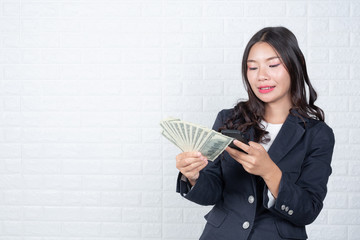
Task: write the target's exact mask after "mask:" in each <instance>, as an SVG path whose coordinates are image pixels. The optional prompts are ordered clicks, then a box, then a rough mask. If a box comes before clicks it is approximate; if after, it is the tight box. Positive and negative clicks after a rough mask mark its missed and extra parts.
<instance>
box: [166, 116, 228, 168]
mask: <svg viewBox="0 0 360 240" xmlns="http://www.w3.org/2000/svg"><path fill="white" fill-rule="evenodd" d="M160 126H161V128H162V132H161V134H162V135H163V136H164V137H165V138H166V139H168V140H169V141H170V142H171V143H173V144H174V145H175V146H177V147H178V148H179V149H180V150H181V151H183V152H188V151H199V152H201V153H202V155H204V156H206V157H207V159H208V160H210V161H214V160H215V159H216V158H217V157H218V156H219V155H220V154H221V153H222V152H223V151H224V150H225V148H226V147H227V146H228V145H229V144H230V143H231V142H232V141H233V140H234V139H233V138H231V137H228V136H225V135H223V134H221V133H219V132H216V131H214V130H211V129H209V128H206V127H203V126H201V125H197V124H194V123H190V122H185V121H182V120H180V119H177V118H168V119H164V120H162V121H161V122H160Z"/></svg>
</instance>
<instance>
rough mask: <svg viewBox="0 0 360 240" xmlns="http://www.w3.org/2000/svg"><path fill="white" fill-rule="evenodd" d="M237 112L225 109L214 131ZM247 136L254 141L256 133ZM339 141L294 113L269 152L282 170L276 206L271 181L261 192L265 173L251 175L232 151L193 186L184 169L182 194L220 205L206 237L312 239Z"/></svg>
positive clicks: (209, 218)
mask: <svg viewBox="0 0 360 240" xmlns="http://www.w3.org/2000/svg"><path fill="white" fill-rule="evenodd" d="M232 111H233V109H230V110H223V111H221V112H220V113H219V114H218V116H217V119H216V121H215V124H214V126H213V129H214V130H218V129H219V128H220V127H221V126H223V125H224V122H225V121H226V120H227V119H228V118H229V117H230V115H231V114H232ZM293 113H295V114H296V112H293ZM304 122H305V123H304ZM247 134H249V135H250V140H252V139H253V133H252V131H249V132H248V133H247ZM334 143H335V139H334V134H333V131H332V129H331V128H329V127H328V126H327V125H326V124H325V123H324V122H322V121H318V120H314V119H308V118H304V119H301V118H299V117H297V116H295V115H294V114H289V116H288V117H287V119H286V121H285V122H284V124H283V126H282V128H281V129H280V132H279V133H278V135H277V137H276V139H275V140H274V142H273V144H272V145H271V147H270V149H269V151H268V154H269V155H270V157H271V159H272V160H273V161H274V162H275V163H276V164H277V166H278V167H279V168H280V169H281V171H282V179H281V182H280V188H279V194H278V198H277V199H276V202H275V205H274V206H272V207H271V208H268V207H267V203H268V196H267V191H268V189H267V187H266V185H261V189H260V190H259V187H258V186H259V183H258V182H259V181H258V179H259V177H257V176H254V175H252V174H249V173H247V172H246V171H245V170H244V169H243V167H242V165H241V164H239V163H238V162H236V161H235V160H234V159H233V158H231V157H230V155H229V154H228V153H227V152H224V153H223V155H222V156H220V157H218V158H217V159H216V160H215V161H214V162H209V164H208V165H207V166H206V167H205V168H204V169H203V170H202V171H201V172H200V176H199V179H198V180H197V182H196V184H195V186H194V187H193V188H192V189H191V190H190V188H189V183H188V182H186V181H184V180H183V178H182V175H181V173H179V176H178V181H177V192H180V194H181V195H182V196H184V197H185V198H187V199H189V200H190V201H193V202H195V203H198V204H201V205H215V206H214V207H213V209H212V210H211V211H210V212H209V213H208V214H207V215H206V216H205V218H206V220H207V224H206V226H205V229H204V232H203V234H202V236H201V238H200V239H204V240H232V239H234V240H235V239H236V240H245V239H248V238H249V236H250V239H254V240H264V239H269V240H273V239H307V235H306V231H305V225H307V224H310V223H311V222H313V221H314V220H315V218H316V217H317V216H318V214H319V213H320V211H321V209H322V207H323V200H324V198H325V195H326V192H327V187H326V185H327V182H328V178H329V176H330V174H331V166H330V163H331V158H332V153H333V148H334ZM260 201H261V202H260ZM259 213H261V215H259Z"/></svg>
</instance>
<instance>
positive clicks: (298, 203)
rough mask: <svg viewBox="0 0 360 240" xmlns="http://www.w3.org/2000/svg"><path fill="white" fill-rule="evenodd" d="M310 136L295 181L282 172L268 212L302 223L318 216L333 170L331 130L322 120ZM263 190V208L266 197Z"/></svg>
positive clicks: (309, 221)
mask: <svg viewBox="0 0 360 240" xmlns="http://www.w3.org/2000/svg"><path fill="white" fill-rule="evenodd" d="M318 125H320V126H319V129H318V131H317V133H316V134H315V136H314V137H313V140H312V143H311V147H310V151H309V152H308V154H307V155H306V157H305V159H304V162H303V165H302V170H301V173H300V176H299V178H298V179H297V180H296V181H294V180H293V179H292V178H293V176H291V173H289V172H283V174H282V178H281V181H280V187H279V194H278V197H277V199H276V201H275V205H274V206H272V207H271V208H269V210H270V211H272V212H273V213H275V214H276V215H278V216H280V217H281V218H283V219H286V220H288V221H290V222H291V223H293V224H295V225H298V226H304V225H308V224H310V223H312V222H313V221H314V220H315V219H316V217H317V216H318V215H319V213H320V211H321V209H322V207H323V201H324V199H325V196H326V193H327V187H326V185H327V182H328V178H329V176H330V174H331V172H332V170H331V166H330V164H331V158H332V153H333V148H334V144H335V138H334V134H333V131H332V130H331V128H329V127H328V126H327V125H326V124H325V123H322V124H318ZM265 191H266V192H265ZM266 193H267V187H265V189H264V202H263V204H264V207H266V208H267V206H266V204H267V201H268V197H267V196H266Z"/></svg>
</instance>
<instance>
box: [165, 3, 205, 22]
mask: <svg viewBox="0 0 360 240" xmlns="http://www.w3.org/2000/svg"><path fill="white" fill-rule="evenodd" d="M163 5H164V16H165V17H178V18H179V17H198V16H200V15H201V14H202V9H203V4H202V2H196V1H195V2H194V1H180V2H179V1H166V2H164V4H163Z"/></svg>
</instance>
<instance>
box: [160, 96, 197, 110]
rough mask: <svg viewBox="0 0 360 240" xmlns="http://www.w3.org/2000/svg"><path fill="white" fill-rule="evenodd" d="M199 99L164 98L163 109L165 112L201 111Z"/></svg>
mask: <svg viewBox="0 0 360 240" xmlns="http://www.w3.org/2000/svg"><path fill="white" fill-rule="evenodd" d="M202 102H203V101H202V98H201V97H197V96H196V97H166V98H164V102H163V109H164V110H165V111H192V112H196V111H201V110H202V105H203V103H202Z"/></svg>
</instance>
